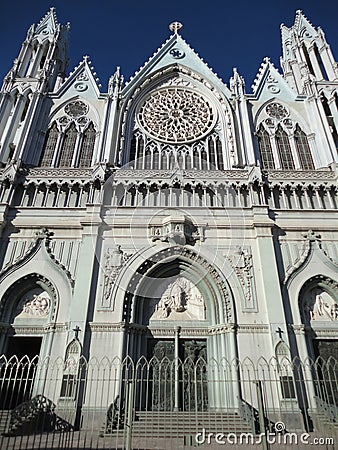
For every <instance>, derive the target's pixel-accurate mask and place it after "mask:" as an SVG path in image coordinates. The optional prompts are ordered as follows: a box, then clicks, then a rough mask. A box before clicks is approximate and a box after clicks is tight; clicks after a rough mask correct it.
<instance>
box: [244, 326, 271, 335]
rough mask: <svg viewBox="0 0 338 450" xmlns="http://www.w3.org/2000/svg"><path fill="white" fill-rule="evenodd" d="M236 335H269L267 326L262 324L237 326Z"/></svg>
mask: <svg viewBox="0 0 338 450" xmlns="http://www.w3.org/2000/svg"><path fill="white" fill-rule="evenodd" d="M237 332H238V333H258V334H260V333H270V327H269V325H264V324H240V325H238V326H237Z"/></svg>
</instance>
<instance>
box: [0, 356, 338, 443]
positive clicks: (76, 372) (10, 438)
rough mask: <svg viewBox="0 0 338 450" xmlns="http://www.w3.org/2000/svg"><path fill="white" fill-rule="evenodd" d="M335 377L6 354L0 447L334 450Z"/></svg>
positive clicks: (326, 366)
mask: <svg viewBox="0 0 338 450" xmlns="http://www.w3.org/2000/svg"><path fill="white" fill-rule="evenodd" d="M337 377H338V363H337V361H336V360H335V359H333V358H330V359H329V360H327V361H324V360H322V359H318V360H316V361H311V360H307V361H300V360H293V361H290V360H288V359H286V358H285V359H283V360H280V359H279V360H276V359H274V358H272V359H271V360H269V361H267V360H265V359H261V360H259V361H258V362H256V363H254V362H253V361H251V360H250V359H245V360H243V361H238V360H233V361H227V360H226V359H221V360H219V361H216V360H209V361H205V360H204V359H202V358H200V359H198V360H197V361H193V360H191V359H187V360H185V361H181V360H179V359H177V360H172V361H171V360H169V359H167V358H164V359H162V360H158V359H157V358H152V359H151V360H147V359H145V358H140V359H139V360H138V361H132V360H131V359H130V358H129V357H127V358H125V359H124V360H120V359H118V358H115V359H113V360H111V359H108V358H104V359H102V360H100V361H98V360H97V359H95V358H94V359H91V360H89V361H86V360H85V359H84V358H80V359H72V358H70V359H68V360H67V361H66V363H65V362H64V361H63V360H61V359H59V360H55V361H52V360H50V359H45V360H39V359H38V358H35V359H33V360H30V359H28V358H27V357H24V358H22V359H21V360H18V359H17V358H16V357H12V358H10V359H9V360H8V359H6V358H5V357H4V356H3V357H1V358H0V432H1V436H0V448H1V449H26V450H28V449H33V448H34V449H49V448H50V449H52V448H57V449H75V448H77V449H85V448H86V449H108V448H111V449H175V450H176V449H180V448H182V449H183V448H185V449H189V448H194V447H196V446H203V445H204V446H205V447H206V448H232V449H234V448H243V447H244V446H247V447H248V445H249V448H263V449H267V448H269V447H270V448H276V449H285V448H295V445H297V448H303V447H302V445H303V446H304V448H308V445H309V443H312V445H314V443H315V442H317V441H315V440H316V439H321V441H320V442H322V444H318V445H325V447H322V448H326V449H334V448H337V447H335V446H334V441H336V445H338V438H337V429H338V428H337V427H338V425H337V416H338V414H337V412H338V408H337V405H338V389H337V387H338V384H337ZM306 440H307V441H308V442H307V443H306V442H305V441H306ZM303 441H304V442H305V443H304V442H303ZM318 442H319V441H318ZM250 445H251V446H252V447H250Z"/></svg>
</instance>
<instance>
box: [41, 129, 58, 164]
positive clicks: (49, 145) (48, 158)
mask: <svg viewBox="0 0 338 450" xmlns="http://www.w3.org/2000/svg"><path fill="white" fill-rule="evenodd" d="M58 137H59V130H58V128H57V125H56V123H55V122H54V123H53V124H52V126H51V127H50V128H49V130H48V132H47V135H46V139H45V144H44V148H43V150H42V155H41V158H40V163H39V165H40V166H43V167H48V166H51V165H52V162H53V156H54V153H55V150H56V146H57V141H58Z"/></svg>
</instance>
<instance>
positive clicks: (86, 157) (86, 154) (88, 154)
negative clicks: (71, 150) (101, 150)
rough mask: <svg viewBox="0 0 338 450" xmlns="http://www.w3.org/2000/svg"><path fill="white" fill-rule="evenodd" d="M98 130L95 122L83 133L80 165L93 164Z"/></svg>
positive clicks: (87, 165)
mask: <svg viewBox="0 0 338 450" xmlns="http://www.w3.org/2000/svg"><path fill="white" fill-rule="evenodd" d="M95 140H96V131H95V128H94V125H93V122H90V124H89V126H88V127H87V129H86V130H85V132H84V133H83V138H82V143H81V147H80V151H79V162H78V166H79V167H90V166H91V165H92V159H93V153H94V148H95Z"/></svg>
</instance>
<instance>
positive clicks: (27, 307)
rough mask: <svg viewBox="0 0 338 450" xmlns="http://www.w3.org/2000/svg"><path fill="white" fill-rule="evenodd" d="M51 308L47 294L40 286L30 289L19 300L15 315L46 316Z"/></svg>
mask: <svg viewBox="0 0 338 450" xmlns="http://www.w3.org/2000/svg"><path fill="white" fill-rule="evenodd" d="M50 309H51V299H50V296H49V294H48V293H47V292H46V291H44V290H42V289H41V288H36V289H32V290H30V291H29V292H27V293H26V294H25V295H24V296H23V298H22V299H21V300H20V301H19V303H18V306H17V308H16V313H15V315H16V317H20V318H21V317H34V318H44V317H47V316H48V314H49V312H50Z"/></svg>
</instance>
